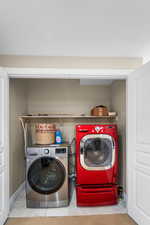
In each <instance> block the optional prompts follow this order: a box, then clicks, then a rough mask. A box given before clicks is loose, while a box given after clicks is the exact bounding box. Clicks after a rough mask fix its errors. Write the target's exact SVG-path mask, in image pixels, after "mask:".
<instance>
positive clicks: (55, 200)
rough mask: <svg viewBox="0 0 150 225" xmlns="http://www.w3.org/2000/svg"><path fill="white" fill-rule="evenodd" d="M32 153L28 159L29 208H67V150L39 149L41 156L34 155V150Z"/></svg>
mask: <svg viewBox="0 0 150 225" xmlns="http://www.w3.org/2000/svg"><path fill="white" fill-rule="evenodd" d="M56 149H57V154H56ZM46 150H47V151H46ZM28 151H29V150H28ZM31 152H32V154H31V155H28V157H27V170H26V200H27V207H28V208H49V207H62V206H67V205H68V204H69V197H68V196H69V193H68V156H67V155H68V154H67V148H61V149H58V148H56V147H55V148H52V149H49V151H48V149H42V150H41V149H39V155H36V156H35V155H33V148H32V151H31ZM35 152H37V151H35ZM54 153H55V154H54ZM51 155H52V156H51Z"/></svg>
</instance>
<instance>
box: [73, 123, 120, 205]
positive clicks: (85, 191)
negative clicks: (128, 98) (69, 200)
mask: <svg viewBox="0 0 150 225" xmlns="http://www.w3.org/2000/svg"><path fill="white" fill-rule="evenodd" d="M117 173H118V135H117V126H116V125H114V124H113V125H112V124H109V125H108V124H107V125H97V124H96V125H77V126H76V176H77V177H76V195H77V205H78V206H100V205H113V204H116V203H117V198H118V196H117Z"/></svg>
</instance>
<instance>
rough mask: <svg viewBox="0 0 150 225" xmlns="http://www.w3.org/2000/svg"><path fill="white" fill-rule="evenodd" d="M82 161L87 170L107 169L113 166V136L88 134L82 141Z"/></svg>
mask: <svg viewBox="0 0 150 225" xmlns="http://www.w3.org/2000/svg"><path fill="white" fill-rule="evenodd" d="M80 162H81V165H82V167H83V168H84V169H86V170H106V169H110V168H112V167H113V165H114V162H115V148H114V141H113V138H112V137H111V136H109V135H106V134H92V135H86V136H84V137H83V138H82V140H81V142H80Z"/></svg>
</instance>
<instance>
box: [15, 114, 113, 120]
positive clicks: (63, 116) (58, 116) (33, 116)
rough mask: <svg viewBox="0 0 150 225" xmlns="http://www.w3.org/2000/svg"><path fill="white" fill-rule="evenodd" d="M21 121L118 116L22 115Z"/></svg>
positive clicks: (111, 117) (110, 117)
mask: <svg viewBox="0 0 150 225" xmlns="http://www.w3.org/2000/svg"><path fill="white" fill-rule="evenodd" d="M18 118H19V119H29V120H30V119H116V116H80V115H47V116H42V115H40V116H38V115H32V116H30V115H22V116H18Z"/></svg>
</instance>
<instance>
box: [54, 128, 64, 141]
mask: <svg viewBox="0 0 150 225" xmlns="http://www.w3.org/2000/svg"><path fill="white" fill-rule="evenodd" d="M62 142H63V141H62V133H61V131H60V130H56V133H55V143H56V144H62Z"/></svg>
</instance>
